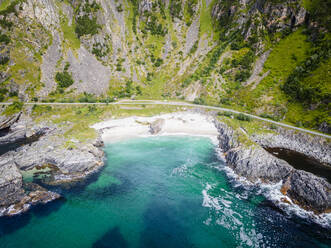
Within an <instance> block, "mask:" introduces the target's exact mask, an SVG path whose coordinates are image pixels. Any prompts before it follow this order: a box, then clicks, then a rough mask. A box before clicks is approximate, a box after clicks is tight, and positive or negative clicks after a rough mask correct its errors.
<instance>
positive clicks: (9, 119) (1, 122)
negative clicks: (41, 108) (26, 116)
mask: <svg viewBox="0 0 331 248" xmlns="http://www.w3.org/2000/svg"><path fill="white" fill-rule="evenodd" d="M20 115H21V113H17V114H13V115H11V116H6V115H0V130H1V129H5V128H9V127H10V126H11V125H13V124H14V123H15V122H16V121H17V120H18V118H19V117H20Z"/></svg>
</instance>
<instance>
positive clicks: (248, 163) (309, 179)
mask: <svg viewBox="0 0 331 248" xmlns="http://www.w3.org/2000/svg"><path fill="white" fill-rule="evenodd" d="M216 127H217V129H218V130H219V133H220V135H219V146H220V148H221V149H222V150H223V152H224V153H225V158H226V161H227V163H228V165H229V166H230V167H231V168H233V170H234V172H235V173H236V174H238V175H240V176H243V177H245V178H247V179H248V180H249V181H251V182H258V181H260V180H261V181H262V182H265V183H277V182H279V181H282V189H281V192H282V193H283V194H284V195H286V196H289V197H290V198H291V200H292V201H293V202H294V203H296V204H298V205H299V206H301V207H302V208H304V209H307V210H312V211H314V212H316V213H323V212H329V211H330V208H331V194H330V190H331V185H330V184H329V183H328V182H327V181H326V180H325V179H324V178H320V177H317V176H315V175H313V174H312V173H309V172H305V171H301V170H296V169H294V168H293V167H291V166H290V165H289V164H288V163H287V162H286V161H284V160H281V159H278V158H276V157H274V156H273V155H271V154H269V153H268V152H267V151H265V150H264V149H263V148H262V147H260V146H259V145H258V144H257V143H250V144H246V143H243V142H240V141H239V135H242V134H239V133H238V132H237V131H236V130H234V129H232V128H230V127H229V126H227V125H226V124H224V123H221V122H216ZM275 137H277V136H275ZM301 141H302V140H301ZM250 142H252V141H250ZM296 142H298V143H299V142H300V141H299V140H297V141H296ZM304 144H305V146H306V147H309V146H307V144H306V143H304ZM301 146H303V144H301ZM319 155H320V158H323V155H322V154H319Z"/></svg>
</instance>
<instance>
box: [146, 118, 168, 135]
mask: <svg viewBox="0 0 331 248" xmlns="http://www.w3.org/2000/svg"><path fill="white" fill-rule="evenodd" d="M164 123H165V120H164V119H157V120H155V121H153V122H152V123H150V125H149V129H150V133H151V134H158V133H159V132H161V130H162V128H163V125H164Z"/></svg>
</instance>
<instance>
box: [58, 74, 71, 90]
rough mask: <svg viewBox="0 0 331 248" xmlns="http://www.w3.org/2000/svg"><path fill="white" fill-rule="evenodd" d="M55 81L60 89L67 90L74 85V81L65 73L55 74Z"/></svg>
mask: <svg viewBox="0 0 331 248" xmlns="http://www.w3.org/2000/svg"><path fill="white" fill-rule="evenodd" d="M55 80H56V82H57V83H58V85H59V87H60V88H68V87H69V86H71V85H72V84H73V83H74V80H73V79H72V77H71V75H70V74H69V72H67V71H64V72H57V73H56V76H55Z"/></svg>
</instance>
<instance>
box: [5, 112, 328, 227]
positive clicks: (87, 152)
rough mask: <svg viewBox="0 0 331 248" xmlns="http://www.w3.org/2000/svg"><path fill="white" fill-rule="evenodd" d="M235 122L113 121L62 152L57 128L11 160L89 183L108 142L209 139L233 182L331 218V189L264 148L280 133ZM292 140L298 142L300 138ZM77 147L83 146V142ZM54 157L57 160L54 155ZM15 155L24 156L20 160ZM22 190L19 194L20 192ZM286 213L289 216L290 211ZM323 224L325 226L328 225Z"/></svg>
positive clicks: (202, 116)
mask: <svg viewBox="0 0 331 248" xmlns="http://www.w3.org/2000/svg"><path fill="white" fill-rule="evenodd" d="M226 123H227V124H226ZM231 123H232V121H230V119H229V122H227V121H225V120H221V119H220V118H219V117H216V115H215V113H213V112H209V113H206V112H201V111H194V110H193V111H192V110H189V111H181V112H173V113H167V114H160V115H154V116H151V117H142V116H130V117H126V118H120V119H115V118H113V119H108V120H104V121H101V122H98V123H95V124H93V125H91V126H90V127H91V128H93V129H95V130H96V132H97V133H98V135H97V138H95V139H93V140H91V141H89V142H88V143H87V144H84V146H82V147H79V146H75V147H74V148H70V149H66V148H64V147H63V142H65V140H62V139H60V140H58V137H57V135H58V133H59V132H61V129H59V127H56V126H54V127H53V128H52V131H48V132H45V135H44V136H42V137H41V138H40V140H38V141H36V142H34V143H32V144H31V145H29V146H23V147H22V148H20V149H18V150H16V151H12V152H10V154H11V156H13V157H12V158H11V159H10V160H11V161H13V162H15V163H16V164H17V169H21V170H29V169H32V168H34V166H36V165H38V164H40V163H51V164H53V165H54V166H55V167H56V168H57V169H58V171H59V173H56V174H55V177H54V179H55V180H54V182H55V183H57V184H62V183H65V182H70V181H75V180H80V179H84V178H86V177H87V175H89V174H93V173H94V172H96V171H98V170H99V169H100V168H101V167H102V166H103V165H104V163H103V160H104V158H105V156H104V152H103V149H102V146H103V145H104V143H114V142H119V141H125V140H128V139H132V138H138V137H155V136H156V137H157V136H198V137H208V138H209V139H210V140H211V141H212V143H213V144H214V145H215V150H216V152H217V153H218V155H219V156H220V157H221V158H222V160H224V161H225V162H226V170H227V171H229V170H231V173H230V174H233V176H231V178H234V180H236V181H237V182H241V183H243V181H242V180H240V178H244V181H245V182H247V183H248V184H250V183H252V184H254V185H256V186H258V187H260V188H261V190H262V188H263V185H262V184H264V185H267V186H268V187H269V186H270V188H273V189H276V188H277V189H276V191H277V192H276V191H272V190H270V192H271V194H272V193H276V194H277V195H278V196H279V197H278V198H277V199H276V200H275V199H272V197H270V198H269V197H267V198H268V199H269V200H271V201H272V202H273V203H274V204H275V205H276V206H277V207H279V208H280V209H290V208H296V209H297V210H298V211H295V212H296V215H298V216H301V217H302V215H305V216H307V217H311V219H320V218H322V215H323V216H325V215H327V216H331V214H326V212H329V209H331V208H330V206H331V203H330V202H331V200H330V199H331V198H330V196H328V193H327V192H328V189H331V185H330V184H328V183H325V182H324V181H323V179H322V178H318V177H316V176H314V175H313V174H311V173H308V172H303V171H298V170H296V169H294V168H293V167H291V166H290V165H289V164H288V163H287V162H285V161H283V160H281V159H278V158H276V157H275V156H273V155H272V154H270V153H268V152H267V151H265V150H264V149H263V148H262V143H266V142H262V141H261V140H262V138H264V139H265V140H267V141H268V140H270V139H271V137H274V136H276V135H277V132H274V133H273V134H272V135H271V134H269V136H268V135H265V134H264V133H262V136H261V135H260V136H259V139H258V138H256V137H254V135H252V134H248V133H247V132H246V131H245V130H244V129H243V128H241V127H240V126H235V125H234V126H233V125H232V124H231ZM43 128H45V126H43ZM259 128H263V127H259ZM264 128H265V127H264ZM55 137H57V138H56V139H55V140H57V142H58V144H57V143H56V142H55V141H54V138H55ZM291 137H294V139H295V140H296V136H291ZM278 139H279V140H281V137H280V136H278ZM50 140H53V141H52V142H53V146H54V147H49V146H48V147H47V146H45V144H47V143H48V142H49V141H50ZM303 140H305V139H302V138H301V139H300V140H297V142H296V143H293V146H298V145H300V144H301V143H302V141H303ZM247 141H249V142H247ZM258 141H259V142H258ZM314 141H315V140H314ZM54 142H55V143H54ZM313 143H314V142H310V143H309V144H308V143H307V142H306V143H304V145H305V146H308V148H307V149H309V147H310V146H311V144H313ZM77 144H81V143H79V142H78V143H77ZM319 144H320V147H322V148H324V150H325V149H326V148H327V147H325V146H323V143H319ZM301 145H303V143H302V144H301ZM317 148H318V147H317ZM40 149H44V150H45V153H42V154H39V153H38V156H33V154H34V153H35V151H36V150H40ZM318 150H319V149H317V151H318ZM51 154H52V156H50V155H51ZM315 154H317V155H321V154H323V153H321V152H317V153H315ZM7 155H8V154H7ZM14 155H15V156H14ZM16 155H20V159H18V157H17V156H16ZM27 155H28V156H30V157H31V161H30V162H29V163H26V162H27V161H25V160H26V159H23V158H26V156H27ZM62 157H63V158H65V160H64V161H62V162H61V161H60V160H59V159H60V158H62ZM63 162H65V163H63ZM91 162H92V164H91ZM92 165H94V166H92ZM234 175H235V176H234ZM18 179H19V182H22V177H20V178H18ZM302 183H307V185H302ZM274 185H279V187H273V186H274ZM310 186H313V189H312V191H311V192H309V193H302V190H303V191H305V190H307V189H309V187H310ZM307 187H308V188H307ZM264 188H265V187H264ZM20 189H21V186H20V185H18V190H20ZM18 190H17V192H19V191H18ZM325 192H326V193H325ZM321 195H326V198H325V196H322V198H321ZM271 196H272V195H271ZM20 198H21V195H18V199H20ZM306 200H308V202H306ZM306 203H307V204H306ZM286 212H287V213H288V211H286ZM289 212H291V211H289ZM292 212H293V211H292ZM305 213H311V214H308V215H307V214H305ZM0 215H1V214H0ZM13 215H14V214H13ZM328 219H329V217H328ZM319 224H321V225H323V223H319Z"/></svg>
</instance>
